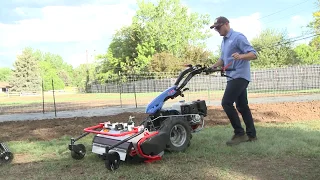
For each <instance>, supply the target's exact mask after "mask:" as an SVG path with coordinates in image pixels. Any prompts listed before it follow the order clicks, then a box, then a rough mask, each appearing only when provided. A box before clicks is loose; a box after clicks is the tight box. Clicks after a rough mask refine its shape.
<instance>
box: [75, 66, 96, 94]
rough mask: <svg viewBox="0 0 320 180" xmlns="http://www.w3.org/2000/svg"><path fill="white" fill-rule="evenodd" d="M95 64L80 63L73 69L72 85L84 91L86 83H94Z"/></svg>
mask: <svg viewBox="0 0 320 180" xmlns="http://www.w3.org/2000/svg"><path fill="white" fill-rule="evenodd" d="M95 72H96V65H95V64H81V65H80V66H79V67H77V68H75V69H74V85H75V86H77V87H78V88H79V89H80V90H81V91H86V88H87V85H88V84H92V83H95V80H96V79H97V78H98V77H97V76H96V73H95Z"/></svg>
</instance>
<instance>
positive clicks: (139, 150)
mask: <svg viewBox="0 0 320 180" xmlns="http://www.w3.org/2000/svg"><path fill="white" fill-rule="evenodd" d="M84 131H85V133H84V134H82V135H81V136H79V137H78V138H76V139H74V138H72V139H71V144H70V145H69V150H70V151H71V156H72V157H73V158H74V159H82V158H84V156H85V154H86V149H85V146H84V145H83V144H75V142H76V141H77V140H79V139H81V138H83V137H85V136H86V135H88V134H90V133H92V134H95V136H94V138H93V143H92V152H93V153H96V154H98V155H99V157H101V158H102V159H103V160H105V166H106V168H107V169H109V170H116V169H117V168H119V165H120V161H131V162H132V161H138V162H153V161H157V160H161V156H162V155H163V151H164V149H165V147H166V143H167V141H168V139H169V136H168V134H167V133H164V132H160V131H153V132H149V130H148V129H146V128H144V125H140V126H134V123H133V122H129V123H110V122H105V123H99V124H98V125H95V126H91V127H88V128H85V129H84Z"/></svg>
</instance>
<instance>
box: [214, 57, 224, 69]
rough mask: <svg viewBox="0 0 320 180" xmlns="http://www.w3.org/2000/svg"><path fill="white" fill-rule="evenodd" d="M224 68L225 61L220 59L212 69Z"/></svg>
mask: <svg viewBox="0 0 320 180" xmlns="http://www.w3.org/2000/svg"><path fill="white" fill-rule="evenodd" d="M221 66H223V61H222V60H221V59H220V58H219V59H218V61H217V62H216V63H214V64H213V66H212V68H217V67H221Z"/></svg>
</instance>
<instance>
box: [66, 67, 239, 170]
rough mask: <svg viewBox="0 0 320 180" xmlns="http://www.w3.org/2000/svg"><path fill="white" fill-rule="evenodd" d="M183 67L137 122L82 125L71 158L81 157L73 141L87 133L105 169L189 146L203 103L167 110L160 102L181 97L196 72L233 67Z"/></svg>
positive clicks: (201, 120)
mask: <svg viewBox="0 0 320 180" xmlns="http://www.w3.org/2000/svg"><path fill="white" fill-rule="evenodd" d="M187 67H188V68H186V69H185V70H184V71H182V72H181V73H180V75H179V77H178V78H177V80H176V82H175V83H174V85H173V86H172V87H169V88H168V89H166V90H165V91H164V92H162V93H161V94H160V95H159V96H157V97H156V98H155V99H154V100H153V101H152V102H151V103H150V104H149V105H148V106H147V108H146V113H147V114H148V117H147V118H146V119H145V120H144V121H143V122H142V123H141V124H138V125H136V124H135V123H134V121H133V118H132V117H129V119H128V121H127V122H120V123H119V122H116V123H111V122H103V123H99V124H98V125H95V126H92V127H88V128H85V129H84V133H83V134H82V135H80V136H79V137H77V138H71V143H70V144H69V150H70V151H71V156H72V158H74V159H82V158H84V156H85V154H86V148H85V146H84V145H83V144H76V141H78V140H80V139H81V138H83V137H85V136H86V135H88V134H90V133H93V134H95V136H94V138H93V141H92V152H93V153H95V154H98V155H99V156H100V157H101V158H102V159H103V160H105V166H106V168H107V169H109V170H116V169H117V168H119V164H120V162H121V161H126V162H128V161H129V162H152V161H156V160H161V158H162V156H163V155H164V152H165V150H167V151H170V152H179V151H184V150H186V149H187V148H188V147H189V146H190V140H191V138H192V133H194V132H198V131H200V130H201V129H202V128H203V127H204V117H205V116H206V115H207V106H206V102H205V101H204V100H196V101H192V102H178V103H175V104H173V105H172V107H170V108H167V109H165V108H163V104H164V102H165V101H167V100H168V99H174V98H176V97H178V96H182V97H184V95H183V92H184V91H186V90H188V88H185V89H183V88H184V87H185V86H186V85H187V83H188V82H189V81H190V79H191V78H192V77H193V76H195V75H197V74H200V73H203V72H204V73H206V74H210V73H213V72H221V76H226V75H225V74H224V72H225V71H227V70H233V69H226V68H223V69H211V68H207V67H202V66H200V65H196V66H192V65H188V66H187ZM186 75H187V77H186V78H185V79H184V81H183V82H182V83H181V84H180V82H181V80H182V79H183V78H184V76H186Z"/></svg>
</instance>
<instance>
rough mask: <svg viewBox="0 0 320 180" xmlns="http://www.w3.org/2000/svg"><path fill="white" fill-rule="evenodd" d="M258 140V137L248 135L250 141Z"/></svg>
mask: <svg viewBox="0 0 320 180" xmlns="http://www.w3.org/2000/svg"><path fill="white" fill-rule="evenodd" d="M256 140H258V138H257V137H250V136H248V142H253V141H256Z"/></svg>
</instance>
